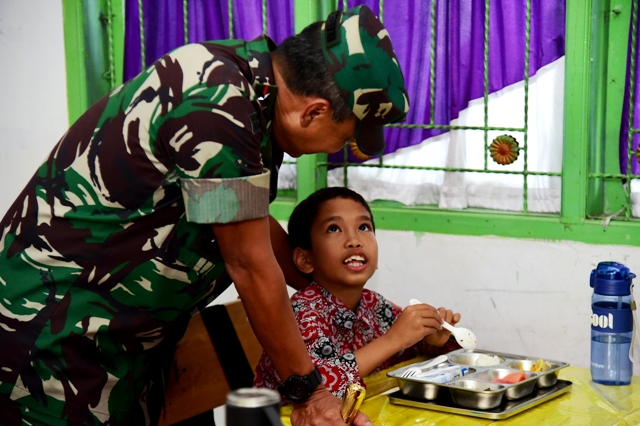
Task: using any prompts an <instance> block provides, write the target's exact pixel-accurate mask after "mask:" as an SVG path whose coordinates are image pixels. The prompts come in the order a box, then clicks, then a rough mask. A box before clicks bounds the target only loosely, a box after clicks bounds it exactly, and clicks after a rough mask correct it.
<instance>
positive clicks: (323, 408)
mask: <svg viewBox="0 0 640 426" xmlns="http://www.w3.org/2000/svg"><path fill="white" fill-rule="evenodd" d="M341 405H342V403H341V401H340V399H338V398H337V397H335V396H333V395H332V394H331V393H330V392H329V391H328V390H327V389H326V388H325V387H324V386H322V385H320V386H318V388H317V389H316V390H315V391H314V392H313V393H312V394H311V396H310V397H309V399H307V400H306V401H305V402H303V403H301V404H294V406H293V412H292V413H291V424H292V425H293V426H345V423H344V421H342V417H341V416H340V407H341ZM352 424H353V425H354V426H373V423H371V422H370V421H369V418H368V417H367V416H365V415H364V414H362V413H358V415H357V416H356V418H355V420H354V421H353V423H352Z"/></svg>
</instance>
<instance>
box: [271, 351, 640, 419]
mask: <svg viewBox="0 0 640 426" xmlns="http://www.w3.org/2000/svg"><path fill="white" fill-rule="evenodd" d="M416 361H417V359H414V360H411V361H409V362H408V363H413V362H416ZM408 363H404V364H408ZM396 368H399V366H398V365H396V366H394V367H393V368H392V369H390V370H384V371H381V372H379V373H375V374H372V375H370V376H368V377H366V378H365V383H366V385H367V398H366V399H365V401H364V402H363V403H362V406H361V407H360V411H362V412H363V413H365V414H366V415H368V416H369V418H370V419H371V421H372V422H373V424H374V425H376V426H405V425H420V426H432V425H438V426H449V425H451V426H476V425H507V424H509V425H534V426H556V425H557V426H561V425H562V426H565V425H597V426H609V425H611V426H613V425H616V426H638V425H640V377H637V376H634V377H633V379H632V381H631V384H630V385H629V386H604V385H599V384H597V383H594V382H592V381H591V373H590V371H589V370H588V369H586V368H577V367H567V368H564V369H562V370H560V374H559V378H560V379H563V380H569V381H571V382H573V386H572V387H571V389H570V390H569V392H567V393H565V394H562V395H559V396H558V397H556V398H553V399H551V400H550V401H547V402H545V403H542V404H541V405H538V406H536V407H532V408H530V409H528V410H526V411H524V412H522V413H520V414H516V415H514V416H512V417H509V418H507V419H504V420H487V419H480V418H476V417H470V416H463V415H457V414H449V413H443V412H439V411H433V410H427V409H421V408H413V407H407V406H404V405H396V404H392V403H391V402H389V397H388V393H390V392H391V391H394V390H396V389H397V388H394V387H395V386H397V383H396V381H395V379H391V378H389V377H387V375H386V374H387V372H388V371H391V370H395V369H396ZM290 414H291V407H290V406H289V407H283V408H282V422H283V424H284V425H287V426H290V425H291V422H290V421H289V415H290Z"/></svg>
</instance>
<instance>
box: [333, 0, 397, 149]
mask: <svg viewBox="0 0 640 426" xmlns="http://www.w3.org/2000/svg"><path fill="white" fill-rule="evenodd" d="M321 39H322V52H323V53H324V58H325V60H326V61H327V65H328V66H329V70H330V71H331V74H332V75H333V80H334V82H335V84H336V86H338V88H339V89H340V92H341V94H342V97H343V98H344V99H345V100H346V101H347V104H348V105H349V106H350V107H351V110H352V111H353V113H354V115H355V116H356V118H357V119H358V123H357V125H356V135H355V137H356V142H357V144H358V148H359V149H360V151H362V152H363V153H365V154H367V155H377V154H380V153H381V152H382V151H383V150H384V145H385V144H384V134H383V132H382V129H383V127H382V126H383V125H385V124H387V123H392V122H396V121H402V120H404V119H405V117H406V115H407V111H409V96H408V94H407V89H406V88H405V87H404V77H403V76H402V70H401V69H400V65H399V64H398V60H397V58H396V54H395V52H394V51H393V46H392V45H391V39H390V38H389V33H388V32H387V30H386V29H385V27H384V25H382V23H381V22H380V20H379V19H378V18H377V17H376V16H375V15H374V13H373V12H372V11H371V9H369V8H368V7H367V6H358V7H354V8H352V9H349V10H347V11H342V10H337V11H335V12H333V13H331V14H330V15H329V17H328V18H327V20H326V21H325V23H324V24H323V26H322V34H321Z"/></svg>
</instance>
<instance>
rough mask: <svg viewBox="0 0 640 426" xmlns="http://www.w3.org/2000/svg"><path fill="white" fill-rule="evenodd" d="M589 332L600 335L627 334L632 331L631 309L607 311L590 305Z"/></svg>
mask: <svg viewBox="0 0 640 426" xmlns="http://www.w3.org/2000/svg"><path fill="white" fill-rule="evenodd" d="M628 306H629V305H628V304H627V307H628ZM591 330H594V331H599V332H602V333H628V332H630V331H633V314H632V313H631V309H607V308H601V307H599V306H597V305H592V306H591Z"/></svg>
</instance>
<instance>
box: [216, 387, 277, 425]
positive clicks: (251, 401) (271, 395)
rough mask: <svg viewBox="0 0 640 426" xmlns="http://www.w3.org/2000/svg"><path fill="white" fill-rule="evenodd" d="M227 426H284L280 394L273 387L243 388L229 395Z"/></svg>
mask: <svg viewBox="0 0 640 426" xmlns="http://www.w3.org/2000/svg"><path fill="white" fill-rule="evenodd" d="M226 417H227V426H282V421H280V395H279V394H278V393H277V392H276V391H273V390H271V389H258V388H241V389H237V390H235V391H233V392H231V393H229V394H228V395H227V404H226Z"/></svg>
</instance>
